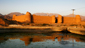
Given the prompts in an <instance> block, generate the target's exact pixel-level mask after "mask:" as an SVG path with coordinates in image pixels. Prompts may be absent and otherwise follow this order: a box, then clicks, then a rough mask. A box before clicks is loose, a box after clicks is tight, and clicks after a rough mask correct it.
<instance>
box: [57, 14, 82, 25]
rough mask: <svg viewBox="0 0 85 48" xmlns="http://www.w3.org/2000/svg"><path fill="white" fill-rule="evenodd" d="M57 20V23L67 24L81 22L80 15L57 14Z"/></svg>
mask: <svg viewBox="0 0 85 48" xmlns="http://www.w3.org/2000/svg"><path fill="white" fill-rule="evenodd" d="M57 20H58V22H57V23H67V24H75V23H77V24H79V23H81V17H80V15H76V17H65V16H61V15H58V17H57Z"/></svg>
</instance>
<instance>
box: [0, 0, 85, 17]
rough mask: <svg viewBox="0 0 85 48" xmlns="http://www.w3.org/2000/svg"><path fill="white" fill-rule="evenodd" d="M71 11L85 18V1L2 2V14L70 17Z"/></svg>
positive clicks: (11, 0) (9, 0)
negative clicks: (38, 14)
mask: <svg viewBox="0 0 85 48" xmlns="http://www.w3.org/2000/svg"><path fill="white" fill-rule="evenodd" d="M71 9H76V10H75V14H79V15H84V16H85V0H0V13H2V14H8V13H11V12H21V13H26V12H27V11H28V12H31V13H32V14H33V13H42V12H43V13H58V14H61V15H68V14H71V13H72V10H71Z"/></svg>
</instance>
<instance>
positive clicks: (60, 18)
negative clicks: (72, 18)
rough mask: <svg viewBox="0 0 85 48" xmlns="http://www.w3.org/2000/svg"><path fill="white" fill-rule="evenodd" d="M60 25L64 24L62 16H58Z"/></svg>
mask: <svg viewBox="0 0 85 48" xmlns="http://www.w3.org/2000/svg"><path fill="white" fill-rule="evenodd" d="M58 23H62V16H61V15H58Z"/></svg>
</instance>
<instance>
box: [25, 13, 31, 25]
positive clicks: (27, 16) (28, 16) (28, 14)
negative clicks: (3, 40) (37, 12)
mask: <svg viewBox="0 0 85 48" xmlns="http://www.w3.org/2000/svg"><path fill="white" fill-rule="evenodd" d="M26 18H27V19H26V20H27V21H28V22H29V23H31V13H29V12H26Z"/></svg>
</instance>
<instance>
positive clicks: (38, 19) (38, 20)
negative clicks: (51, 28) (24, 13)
mask: <svg viewBox="0 0 85 48" xmlns="http://www.w3.org/2000/svg"><path fill="white" fill-rule="evenodd" d="M33 22H34V23H55V16H39V15H33Z"/></svg>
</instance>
